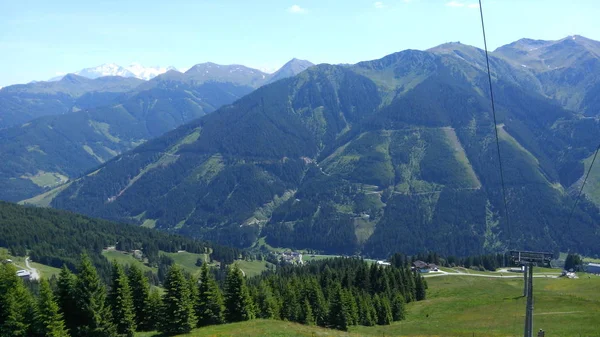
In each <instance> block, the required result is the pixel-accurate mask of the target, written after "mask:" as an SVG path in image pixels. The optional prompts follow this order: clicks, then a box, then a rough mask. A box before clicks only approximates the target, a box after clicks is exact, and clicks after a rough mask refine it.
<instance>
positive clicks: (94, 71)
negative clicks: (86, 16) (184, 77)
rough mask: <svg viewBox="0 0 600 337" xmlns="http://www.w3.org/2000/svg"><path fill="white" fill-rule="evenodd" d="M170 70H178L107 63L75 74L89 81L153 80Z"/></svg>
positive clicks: (57, 78)
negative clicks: (118, 79)
mask: <svg viewBox="0 0 600 337" xmlns="http://www.w3.org/2000/svg"><path fill="white" fill-rule="evenodd" d="M169 70H177V69H175V67H171V66H169V67H144V66H143V65H141V64H139V63H132V64H130V65H128V66H127V67H121V66H120V65H118V64H114V63H105V64H102V65H99V66H97V67H90V68H85V69H81V70H79V71H76V72H74V73H73V74H75V75H79V76H82V77H85V78H89V79H96V78H98V77H105V76H121V77H135V78H139V79H140V80H145V81H147V80H151V79H153V78H154V77H156V76H158V75H160V74H164V73H166V72H167V71H169ZM63 77H64V76H56V77H53V78H51V79H49V80H48V81H58V80H60V79H62V78H63Z"/></svg>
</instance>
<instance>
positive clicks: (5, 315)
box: [0, 264, 34, 337]
mask: <svg viewBox="0 0 600 337" xmlns="http://www.w3.org/2000/svg"><path fill="white" fill-rule="evenodd" d="M33 303H34V302H33V298H32V296H31V294H30V293H29V291H28V290H27V288H25V285H24V284H23V281H22V280H21V279H20V278H19V277H18V276H17V270H16V268H15V267H14V266H13V265H12V264H0V336H2V337H5V336H6V337H12V336H15V337H16V336H28V335H30V334H32V329H33V327H32V326H31V323H32V322H33V318H34V310H33V308H34V304H33Z"/></svg>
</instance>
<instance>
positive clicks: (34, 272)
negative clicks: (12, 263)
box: [25, 256, 40, 280]
mask: <svg viewBox="0 0 600 337" xmlns="http://www.w3.org/2000/svg"><path fill="white" fill-rule="evenodd" d="M25 266H27V269H29V272H31V276H29V278H30V279H32V280H39V279H40V273H38V271H37V269H35V268H33V267H32V266H30V265H29V256H27V257H25Z"/></svg>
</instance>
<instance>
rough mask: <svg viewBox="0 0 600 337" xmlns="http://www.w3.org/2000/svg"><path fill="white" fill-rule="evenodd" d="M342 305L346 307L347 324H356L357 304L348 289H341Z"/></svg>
mask: <svg viewBox="0 0 600 337" xmlns="http://www.w3.org/2000/svg"><path fill="white" fill-rule="evenodd" d="M342 292H343V296H344V306H345V307H346V308H348V325H356V324H358V306H357V305H356V301H355V300H354V295H353V294H352V292H351V291H350V290H348V289H343V290H342Z"/></svg>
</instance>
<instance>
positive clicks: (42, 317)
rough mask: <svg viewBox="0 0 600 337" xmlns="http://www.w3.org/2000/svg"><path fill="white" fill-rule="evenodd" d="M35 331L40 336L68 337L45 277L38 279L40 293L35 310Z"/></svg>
mask: <svg viewBox="0 0 600 337" xmlns="http://www.w3.org/2000/svg"><path fill="white" fill-rule="evenodd" d="M35 333H36V334H37V335H38V336H42V337H68V336H69V334H68V333H67V328H66V326H65V321H64V320H63V317H62V314H61V313H60V312H59V308H58V304H57V303H56V301H55V300H54V295H53V294H52V290H51V289H50V284H49V283H48V281H46V280H45V279H42V280H41V281H40V295H39V297H38V303H37V309H36V312H35Z"/></svg>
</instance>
